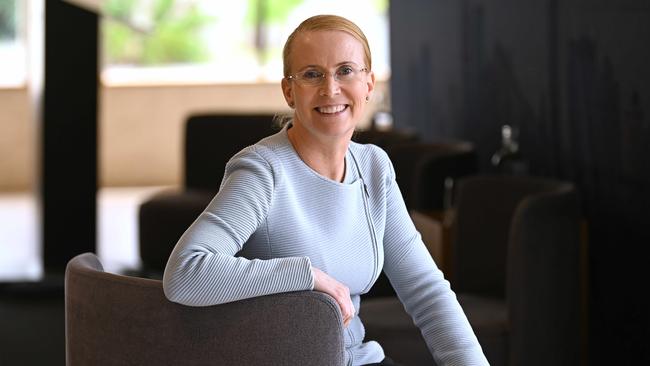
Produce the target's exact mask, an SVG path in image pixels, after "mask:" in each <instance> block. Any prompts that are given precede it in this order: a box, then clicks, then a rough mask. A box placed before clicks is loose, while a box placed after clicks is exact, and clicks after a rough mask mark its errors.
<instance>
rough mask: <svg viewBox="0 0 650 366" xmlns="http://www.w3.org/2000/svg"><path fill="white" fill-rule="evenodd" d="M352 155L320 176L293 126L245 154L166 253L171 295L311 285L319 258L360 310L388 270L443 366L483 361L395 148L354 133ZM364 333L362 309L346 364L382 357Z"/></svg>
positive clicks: (186, 299) (186, 297) (213, 295)
mask: <svg viewBox="0 0 650 366" xmlns="http://www.w3.org/2000/svg"><path fill="white" fill-rule="evenodd" d="M345 161H346V164H345V169H346V171H345V179H344V182H342V183H341V182H335V181H333V180H330V179H328V178H325V177H323V176H321V175H319V174H318V173H316V172H315V171H314V170H312V169H311V168H309V166H307V165H306V164H305V163H304V162H303V161H302V160H301V159H300V157H299V156H298V154H297V153H296V151H295V150H294V149H293V147H292V145H291V143H290V142H289V140H288V137H287V127H285V128H284V129H283V130H282V131H280V132H279V133H277V134H275V135H272V136H269V137H267V138H265V139H263V140H261V141H260V142H258V143H257V144H255V145H253V146H249V147H247V148H245V149H243V150H242V151H240V152H239V153H237V154H236V155H235V156H234V157H233V158H232V159H231V160H230V161H229V162H228V164H227V165H226V170H225V174H224V178H223V181H222V183H221V187H220V189H219V192H218V193H217V194H216V196H215V197H214V199H213V200H212V201H211V202H210V204H209V205H208V207H207V208H206V209H205V211H204V212H203V213H201V215H200V216H199V217H198V218H197V219H196V221H195V222H194V223H193V224H192V225H191V226H190V228H189V229H188V230H187V231H186V232H185V233H184V234H183V236H182V237H181V239H180V240H179V242H178V244H176V247H175V248H174V250H173V252H172V254H171V256H170V258H169V261H168V263H167V267H166V268H165V273H164V277H163V288H164V290H165V294H166V296H167V297H168V298H169V299H170V300H171V301H174V302H178V303H181V304H185V305H190V306H208V305H215V304H222V303H227V302H231V301H237V300H241V299H246V298H250V297H256V296H263V295H269V294H274V293H281V292H289V291H301V290H312V289H313V287H314V279H313V276H312V271H311V266H314V267H317V268H319V269H321V270H322V271H324V272H326V273H327V274H329V275H330V276H332V277H334V278H335V279H336V280H338V281H339V282H341V283H343V284H345V285H346V286H348V287H349V289H350V294H351V299H352V302H353V304H354V307H355V309H356V311H357V314H356V315H358V312H359V309H360V306H359V305H360V304H359V302H360V297H359V295H361V294H364V293H366V292H368V290H369V289H370V287H371V286H372V284H374V282H375V281H376V280H377V277H378V276H379V274H380V272H381V270H382V268H383V270H384V271H385V272H386V275H387V276H388V278H389V279H390V281H391V284H392V285H393V287H394V288H395V291H396V292H397V294H398V297H399V298H400V300H401V301H402V302H403V303H404V305H405V308H406V310H407V312H408V313H409V314H410V315H411V317H412V318H413V320H414V322H415V324H416V325H417V326H418V327H419V328H420V330H421V331H422V334H423V336H424V338H425V340H426V342H427V345H428V346H429V349H430V351H431V352H432V354H433V356H434V359H435V360H436V362H437V363H438V365H441V366H442V365H487V364H488V363H487V361H486V359H485V356H484V355H483V352H482V350H481V347H480V345H479V344H478V341H477V339H476V336H475V335H474V332H473V331H472V329H471V327H470V325H469V322H468V321H467V318H466V317H465V314H464V313H463V311H462V309H461V307H460V305H459V304H458V301H457V300H456V296H455V294H454V293H453V292H452V290H451V289H450V287H449V282H448V281H447V280H445V279H444V277H443V274H442V272H441V271H440V270H439V269H438V268H437V266H436V265H435V263H434V262H433V259H432V258H431V255H430V254H429V252H428V250H427V249H426V247H425V246H424V243H423V242H422V240H421V238H420V234H419V233H418V232H417V230H416V229H415V227H414V225H413V222H412V221H411V219H410V217H409V215H408V212H407V210H406V207H405V205H404V201H403V199H402V196H401V193H400V191H399V188H398V186H397V183H396V182H395V173H394V170H393V167H392V164H391V163H390V160H389V159H388V156H387V155H386V154H385V152H384V151H383V150H381V149H380V148H378V147H376V146H374V145H361V144H357V143H354V142H351V143H350V147H349V149H348V152H347V154H346V157H345ZM364 335H365V331H364V328H363V324H362V322H361V320H360V319H359V317H358V316H355V317H354V318H353V320H352V321H351V322H350V324H349V326H348V327H347V328H346V329H345V334H344V336H345V337H344V338H345V347H346V364H348V365H363V364H367V363H373V362H380V361H381V360H382V359H383V358H384V352H383V350H382V348H381V346H380V345H379V344H378V343H377V342H374V341H369V342H363V339H364Z"/></svg>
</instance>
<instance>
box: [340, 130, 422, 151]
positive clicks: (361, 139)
mask: <svg viewBox="0 0 650 366" xmlns="http://www.w3.org/2000/svg"><path fill="white" fill-rule="evenodd" d="M418 140H419V136H418V135H417V134H416V133H415V132H413V131H408V130H400V129H392V130H375V129H369V130H358V131H355V132H354V134H353V135H352V141H354V142H358V143H360V144H374V145H377V146H379V147H381V148H382V149H384V150H387V149H389V148H390V147H391V146H393V145H395V144H405V143H414V142H417V141H418Z"/></svg>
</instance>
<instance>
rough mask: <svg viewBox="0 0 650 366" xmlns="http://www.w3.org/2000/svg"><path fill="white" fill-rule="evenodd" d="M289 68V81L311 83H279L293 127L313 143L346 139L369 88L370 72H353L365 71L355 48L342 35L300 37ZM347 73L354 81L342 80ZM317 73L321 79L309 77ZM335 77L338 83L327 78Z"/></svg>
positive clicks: (324, 33) (360, 52) (360, 51)
mask: <svg viewBox="0 0 650 366" xmlns="http://www.w3.org/2000/svg"><path fill="white" fill-rule="evenodd" d="M289 64H290V65H291V73H292V75H299V78H300V77H302V76H306V77H308V78H312V79H314V80H317V81H315V83H316V85H310V84H314V83H313V82H312V83H309V82H305V80H304V79H305V78H304V77H303V80H295V79H292V80H287V79H286V78H285V79H283V80H282V91H283V94H284V98H285V99H286V101H287V103H288V104H289V106H293V108H294V109H295V112H294V120H293V124H294V126H295V127H298V128H300V129H304V131H303V132H308V133H309V134H310V135H312V137H315V138H318V139H326V138H332V137H347V138H348V139H349V138H350V137H351V136H352V132H353V131H354V128H355V126H356V124H357V122H358V121H359V120H360V118H361V117H362V116H363V112H364V109H365V106H366V103H367V100H366V97H369V96H370V92H371V91H372V90H373V88H374V84H375V76H374V74H373V73H372V71H359V70H360V69H362V68H366V67H367V65H366V62H365V58H364V49H363V45H362V44H361V42H359V41H358V40H357V39H356V38H354V37H353V36H351V35H349V34H348V33H346V32H343V31H315V32H303V33H300V34H298V35H297V37H296V38H295V39H294V43H293V45H292V49H291V53H290V55H289ZM351 70H354V71H352V72H353V73H355V75H356V76H355V77H353V78H347V79H348V80H344V79H346V77H345V76H343V75H344V74H347V73H349V72H351ZM320 72H322V73H324V74H325V78H324V79H321V78H317V77H313V76H314V75H319V73H320ZM337 72H338V74H339V75H341V77H340V79H341V80H340V81H337V80H336V79H335V78H334V77H333V75H334V74H335V73H337ZM314 80H312V81H314Z"/></svg>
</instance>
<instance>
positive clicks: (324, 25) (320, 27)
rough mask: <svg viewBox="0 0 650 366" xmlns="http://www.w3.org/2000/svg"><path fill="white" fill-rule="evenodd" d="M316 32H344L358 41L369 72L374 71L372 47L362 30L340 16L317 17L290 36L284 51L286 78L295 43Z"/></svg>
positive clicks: (304, 22) (311, 18)
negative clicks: (305, 33)
mask: <svg viewBox="0 0 650 366" xmlns="http://www.w3.org/2000/svg"><path fill="white" fill-rule="evenodd" d="M314 31H342V32H345V33H347V34H349V35H351V36H352V37H354V38H355V39H357V40H358V41H359V42H361V44H362V45H363V51H364V54H365V55H364V56H365V62H366V65H365V66H366V67H367V68H368V70H372V58H371V55H370V45H369V44H368V39H366V36H365V35H364V34H363V32H362V31H361V28H359V27H358V26H357V25H356V24H354V23H353V22H351V21H349V20H348V19H346V18H343V17H341V16H338V15H315V16H313V17H310V18H307V19H305V20H304V21H303V22H302V23H300V25H298V27H297V28H296V29H294V31H293V32H292V33H291V34H290V35H289V38H287V42H286V43H285V44H284V49H283V50H282V62H283V64H284V76H285V77H287V76H289V75H290V74H291V65H290V64H289V57H290V56H291V49H292V46H293V41H294V40H295V38H296V37H297V36H298V34H300V33H303V32H314Z"/></svg>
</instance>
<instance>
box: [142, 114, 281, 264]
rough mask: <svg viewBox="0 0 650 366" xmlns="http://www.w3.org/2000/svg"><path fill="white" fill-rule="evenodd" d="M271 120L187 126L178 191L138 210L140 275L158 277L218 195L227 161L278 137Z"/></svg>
mask: <svg viewBox="0 0 650 366" xmlns="http://www.w3.org/2000/svg"><path fill="white" fill-rule="evenodd" d="M273 117H274V116H273V115H217V114H215V115H212V114H206V115H195V116H191V117H190V118H189V119H188V120H187V123H186V126H185V152H184V157H183V158H184V184H183V188H182V190H181V191H169V190H167V191H162V192H158V193H156V194H155V195H153V196H152V197H150V198H149V199H148V200H146V201H145V202H143V203H142V204H141V205H140V208H139V225H138V229H139V244H140V258H141V260H142V266H143V273H145V274H147V275H148V276H151V277H159V276H160V274H161V273H162V271H163V270H164V268H165V265H166V263H167V259H168V258H169V255H170V254H171V252H172V249H173V248H174V245H176V242H177V241H178V239H179V238H180V237H181V235H183V233H184V232H185V230H187V228H188V227H189V226H190V225H191V224H192V222H194V220H195V219H196V218H197V217H198V216H199V214H201V212H202V211H203V209H205V207H206V206H207V205H208V203H210V200H211V199H212V197H213V196H214V195H215V193H216V192H217V191H218V189H219V185H220V184H221V179H222V178H223V174H224V168H225V166H226V163H227V162H228V160H229V159H230V158H231V157H232V156H233V155H235V154H236V153H237V152H238V151H240V150H241V149H243V148H245V147H246V146H249V145H252V144H255V143H256V142H258V141H259V140H261V139H262V138H264V137H266V136H269V135H272V134H273V133H275V132H277V131H278V129H277V128H276V127H274V124H273Z"/></svg>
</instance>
